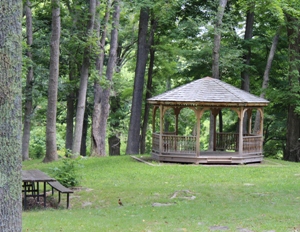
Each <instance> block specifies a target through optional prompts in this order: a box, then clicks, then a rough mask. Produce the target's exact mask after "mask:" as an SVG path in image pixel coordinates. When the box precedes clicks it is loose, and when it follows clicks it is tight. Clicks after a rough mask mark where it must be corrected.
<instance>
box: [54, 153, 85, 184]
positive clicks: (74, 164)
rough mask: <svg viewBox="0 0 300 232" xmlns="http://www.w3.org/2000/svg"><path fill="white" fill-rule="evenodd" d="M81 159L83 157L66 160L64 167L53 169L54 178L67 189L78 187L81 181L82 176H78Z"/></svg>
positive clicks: (63, 163)
mask: <svg viewBox="0 0 300 232" xmlns="http://www.w3.org/2000/svg"><path fill="white" fill-rule="evenodd" d="M80 159H81V157H78V158H76V159H71V158H64V159H63V161H62V165H60V166H58V167H55V168H52V169H51V171H52V174H53V176H54V178H55V179H56V180H57V181H59V182H60V183H61V184H62V185H64V186H66V187H74V186H78V184H79V181H80V175H79V174H78V168H79V167H80Z"/></svg>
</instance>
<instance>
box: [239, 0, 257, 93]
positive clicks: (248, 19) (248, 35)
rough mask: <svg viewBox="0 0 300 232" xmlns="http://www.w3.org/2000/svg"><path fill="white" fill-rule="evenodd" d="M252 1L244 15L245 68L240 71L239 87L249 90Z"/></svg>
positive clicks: (252, 20)
mask: <svg viewBox="0 0 300 232" xmlns="http://www.w3.org/2000/svg"><path fill="white" fill-rule="evenodd" d="M254 7H255V6H254V2H251V1H250V3H249V5H248V9H247V16H246V30H245V35H244V43H245V49H246V54H245V55H244V57H243V58H244V64H245V69H244V70H243V71H242V74H241V76H242V81H241V83H242V86H241V89H243V90H245V91H247V92H249V91H250V74H249V66H250V61H251V45H250V40H251V39H252V36H253V25H254Z"/></svg>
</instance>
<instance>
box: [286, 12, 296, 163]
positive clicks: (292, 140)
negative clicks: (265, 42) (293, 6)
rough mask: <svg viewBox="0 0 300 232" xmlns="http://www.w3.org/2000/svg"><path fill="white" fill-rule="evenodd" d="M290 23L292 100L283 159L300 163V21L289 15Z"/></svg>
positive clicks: (289, 107)
mask: <svg viewBox="0 0 300 232" xmlns="http://www.w3.org/2000/svg"><path fill="white" fill-rule="evenodd" d="M287 21H288V29H287V34H288V40H289V41H288V42H289V64H290V67H289V69H290V70H289V82H290V93H291V95H290V96H291V98H292V99H290V103H289V105H288V118H287V122H288V124H287V140H286V148H285V152H284V156H283V159H284V160H288V161H294V162H299V161H300V141H299V136H300V117H299V115H298V114H297V113H296V112H295V109H296V105H295V102H296V101H297V99H298V98H299V92H298V88H297V89H295V90H294V89H293V87H295V86H299V83H300V65H299V60H300V23H299V20H298V19H297V18H295V17H293V16H290V15H287Z"/></svg>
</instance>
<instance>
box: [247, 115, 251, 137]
mask: <svg viewBox="0 0 300 232" xmlns="http://www.w3.org/2000/svg"><path fill="white" fill-rule="evenodd" d="M251 116H252V109H248V110H247V118H248V134H251V133H252V117H251Z"/></svg>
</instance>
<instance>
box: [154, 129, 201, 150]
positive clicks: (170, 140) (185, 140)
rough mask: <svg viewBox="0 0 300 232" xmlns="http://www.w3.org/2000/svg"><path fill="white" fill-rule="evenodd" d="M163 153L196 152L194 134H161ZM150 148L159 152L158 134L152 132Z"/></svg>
mask: <svg viewBox="0 0 300 232" xmlns="http://www.w3.org/2000/svg"><path fill="white" fill-rule="evenodd" d="M162 141H163V143H162V144H163V147H162V152H163V153H192V154H195V153H196V136H180V135H166V134H163V135H162ZM152 150H153V151H154V152H159V134H156V133H155V134H153V137H152Z"/></svg>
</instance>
